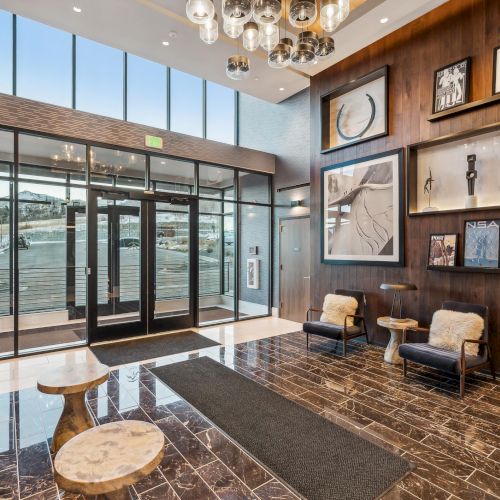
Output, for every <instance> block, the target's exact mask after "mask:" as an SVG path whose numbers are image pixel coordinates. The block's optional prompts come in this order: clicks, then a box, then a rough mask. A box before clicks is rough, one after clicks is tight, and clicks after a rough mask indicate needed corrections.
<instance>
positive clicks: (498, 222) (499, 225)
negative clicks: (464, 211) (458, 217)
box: [462, 218, 500, 269]
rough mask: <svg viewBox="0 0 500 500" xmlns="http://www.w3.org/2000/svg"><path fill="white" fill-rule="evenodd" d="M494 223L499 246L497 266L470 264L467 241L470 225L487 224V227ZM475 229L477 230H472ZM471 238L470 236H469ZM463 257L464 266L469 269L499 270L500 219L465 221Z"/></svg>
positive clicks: (499, 249)
mask: <svg viewBox="0 0 500 500" xmlns="http://www.w3.org/2000/svg"><path fill="white" fill-rule="evenodd" d="M492 222H493V223H494V224H495V225H496V227H497V232H498V245H497V259H496V265H492V266H488V265H480V263H479V261H478V262H477V263H476V264H474V263H471V262H469V260H468V257H467V251H466V250H467V241H468V234H470V233H469V231H468V229H469V230H470V229H471V227H470V226H468V224H469V223H475V224H476V226H477V224H478V223H485V224H486V225H490V224H491V223H492ZM472 229H475V228H472ZM469 237H470V236H469ZM462 247H463V248H462V255H463V266H464V267H468V268H473V269H474V268H475V269H499V268H500V218H490V219H486V218H483V219H469V220H465V221H464V237H463V240H462Z"/></svg>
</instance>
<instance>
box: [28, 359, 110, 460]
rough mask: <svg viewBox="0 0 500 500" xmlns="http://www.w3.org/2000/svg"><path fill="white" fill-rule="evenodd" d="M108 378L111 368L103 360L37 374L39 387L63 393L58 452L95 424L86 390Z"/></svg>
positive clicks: (54, 445)
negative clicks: (86, 398)
mask: <svg viewBox="0 0 500 500" xmlns="http://www.w3.org/2000/svg"><path fill="white" fill-rule="evenodd" d="M108 378H109V368H108V367H107V366H106V365H102V364H100V363H75V364H68V365H64V366H60V367H58V368H55V369H54V370H50V371H48V372H47V373H44V374H42V375H40V376H39V377H38V384H37V387H38V390H39V391H40V392H43V393H45V394H62V395H63V396H64V408H63V412H62V414H61V417H60V418H59V422H58V423H57V426H56V429H55V431H54V436H53V438H52V445H51V448H52V451H53V452H54V453H57V452H58V451H59V449H60V448H61V446H63V444H65V443H66V442H67V441H69V440H70V439H71V438H72V437H74V436H76V435H77V434H80V433H81V432H83V431H85V430H87V429H90V428H91V427H94V425H95V423H94V419H93V418H92V416H91V414H90V411H89V409H88V407H87V403H86V401H85V393H86V392H87V391H88V390H89V389H93V388H94V387H97V386H98V385H100V384H102V383H103V382H105V381H106V380H108Z"/></svg>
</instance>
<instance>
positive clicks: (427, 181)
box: [422, 168, 439, 212]
mask: <svg viewBox="0 0 500 500" xmlns="http://www.w3.org/2000/svg"><path fill="white" fill-rule="evenodd" d="M433 182H436V179H434V178H433V177H432V171H431V169H430V168H429V177H427V179H425V184H424V194H426V195H427V200H428V201H427V206H426V207H425V208H423V209H422V212H434V211H436V210H439V208H437V207H431V196H432V183H433Z"/></svg>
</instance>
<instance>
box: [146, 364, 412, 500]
mask: <svg viewBox="0 0 500 500" xmlns="http://www.w3.org/2000/svg"><path fill="white" fill-rule="evenodd" d="M151 371H152V373H154V374H155V375H156V376H157V377H158V378H159V379H160V380H162V381H163V382H165V383H166V384H167V385H168V386H169V387H171V388H172V389H173V390H174V391H175V392H177V393H178V394H179V396H181V397H182V398H184V399H185V400H186V401H188V402H189V403H190V404H191V405H193V406H194V407H195V408H197V409H198V410H199V411H200V412H202V413H203V414H204V415H205V416H206V417H207V418H209V419H210V420H211V421H212V422H213V423H214V424H215V425H217V426H218V427H219V428H220V429H222V430H223V431H224V432H225V433H226V434H227V435H228V436H230V437H231V438H232V439H233V440H234V441H236V442H237V443H239V444H240V445H241V446H242V447H243V448H245V449H246V450H247V451H248V452H249V453H250V454H251V455H253V456H254V457H255V458H256V459H258V460H259V461H260V462H262V463H263V464H264V465H265V466H267V467H268V468H269V469H270V470H271V471H272V472H273V473H274V474H275V475H276V476H278V477H279V478H281V479H282V480H283V481H285V482H286V483H288V484H289V485H290V486H291V487H292V488H294V489H295V490H296V491H297V492H298V493H299V494H301V495H303V496H304V497H306V498H308V499H310V500H336V499H338V500H345V499H349V500H368V499H373V498H376V497H378V496H380V495H381V494H382V493H384V492H385V491H386V490H387V489H389V488H390V487H391V486H392V485H393V484H394V483H395V482H397V481H399V480H400V479H402V478H403V477H404V476H405V475H406V474H407V473H408V472H409V471H410V470H411V469H412V465H411V464H410V463H409V462H408V461H406V460H405V459H403V458H401V457H399V456H398V455H395V454H394V453H391V452H389V451H387V450H385V449H383V448H381V447H379V446H377V445H375V444H374V443H372V442H370V441H367V440H366V439H363V438H362V437H360V436H358V435H356V434H353V433H352V432H349V431H347V430H346V429H344V428H343V427H340V426H338V425H336V424H334V423H333V422H330V421H328V420H326V419H325V418H323V417H321V416H320V415H317V414H316V413H313V412H312V411H310V410H308V409H306V408H303V407H302V406H300V405H298V404H296V403H294V402H293V401H290V400H289V399H287V398H285V397H283V396H281V395H280V394H277V393H275V392H273V391H271V390H270V389H267V388H266V387H264V386H262V385H260V384H258V383H257V382H254V381H253V380H250V379H249V378H247V377H244V376H243V375H241V374H239V373H237V372H235V371H234V370H231V369H230V368H227V367H225V366H223V365H221V364H220V363H217V362H216V361H213V360H212V359H210V358H207V357H201V358H196V359H192V360H189V361H183V362H180V363H173V364H170V365H166V366H160V367H157V368H153V369H151Z"/></svg>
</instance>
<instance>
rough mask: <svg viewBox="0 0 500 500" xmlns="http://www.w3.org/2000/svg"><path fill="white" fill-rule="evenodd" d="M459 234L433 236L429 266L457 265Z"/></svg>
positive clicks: (430, 244)
mask: <svg viewBox="0 0 500 500" xmlns="http://www.w3.org/2000/svg"><path fill="white" fill-rule="evenodd" d="M457 241H458V234H456V233H455V234H431V236H430V239H429V257H428V259H427V266H428V267H433V266H451V267H452V266H456V265H457Z"/></svg>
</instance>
